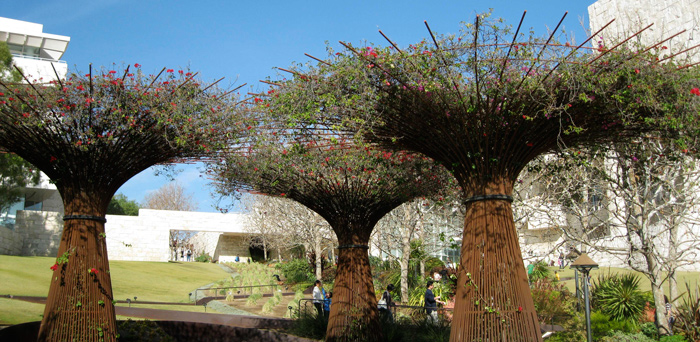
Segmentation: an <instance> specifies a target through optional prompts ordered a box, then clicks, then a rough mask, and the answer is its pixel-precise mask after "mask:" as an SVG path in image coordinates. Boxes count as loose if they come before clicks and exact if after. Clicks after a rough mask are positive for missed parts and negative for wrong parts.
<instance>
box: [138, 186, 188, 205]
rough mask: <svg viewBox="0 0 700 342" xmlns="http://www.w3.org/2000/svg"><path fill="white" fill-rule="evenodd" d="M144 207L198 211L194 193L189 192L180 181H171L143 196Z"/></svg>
mask: <svg viewBox="0 0 700 342" xmlns="http://www.w3.org/2000/svg"><path fill="white" fill-rule="evenodd" d="M143 207H144V208H148V209H158V210H178V211H196V210H197V207H198V206H197V202H195V200H194V197H193V195H192V193H187V192H186V191H185V188H184V187H183V186H182V185H181V184H180V183H178V182H170V183H168V184H165V185H163V186H162V187H160V188H159V189H158V190H156V191H153V192H151V193H149V194H147V195H146V196H145V197H144V198H143Z"/></svg>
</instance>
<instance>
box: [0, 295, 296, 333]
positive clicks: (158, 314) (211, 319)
mask: <svg viewBox="0 0 700 342" xmlns="http://www.w3.org/2000/svg"><path fill="white" fill-rule="evenodd" d="M3 297H5V298H10V299H15V300H22V301H26V302H31V303H37V304H46V297H31V296H3ZM139 303H142V304H146V302H139ZM148 304H170V305H183V304H182V303H160V302H149V303H148ZM185 305H187V304H185ZM115 312H116V314H117V315H121V316H128V317H138V318H145V319H150V320H155V321H182V322H197V323H208V324H221V325H228V326H234V327H241V328H256V329H283V328H287V327H288V326H289V325H291V324H292V320H290V319H286V318H276V317H262V316H251V315H250V314H247V315H246V314H221V313H208V312H206V313H205V312H190V311H175V310H161V309H146V308H138V307H126V306H115ZM241 312H245V311H242V310H241Z"/></svg>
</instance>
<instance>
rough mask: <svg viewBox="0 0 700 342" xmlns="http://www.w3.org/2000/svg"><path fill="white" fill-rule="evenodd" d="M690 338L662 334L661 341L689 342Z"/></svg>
mask: <svg viewBox="0 0 700 342" xmlns="http://www.w3.org/2000/svg"><path fill="white" fill-rule="evenodd" d="M687 341H688V340H687V339H686V338H685V337H683V336H681V335H671V336H661V338H660V339H659V342H687Z"/></svg>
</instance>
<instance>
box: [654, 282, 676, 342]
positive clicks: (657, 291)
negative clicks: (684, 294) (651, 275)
mask: <svg viewBox="0 0 700 342" xmlns="http://www.w3.org/2000/svg"><path fill="white" fill-rule="evenodd" d="M658 279H659V278H656V279H650V280H651V293H652V294H653V295H654V306H655V307H656V327H657V328H659V336H667V335H671V328H670V327H669V324H668V317H666V299H665V298H664V290H663V288H662V283H661V282H660V281H659V280H658Z"/></svg>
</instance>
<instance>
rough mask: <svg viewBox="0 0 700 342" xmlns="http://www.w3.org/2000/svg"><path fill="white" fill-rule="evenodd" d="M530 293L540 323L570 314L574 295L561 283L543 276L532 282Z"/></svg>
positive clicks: (564, 317) (560, 318)
mask: <svg viewBox="0 0 700 342" xmlns="http://www.w3.org/2000/svg"><path fill="white" fill-rule="evenodd" d="M531 293H532V300H533V302H534V303H535V309H536V311H537V318H538V319H539V321H540V324H553V322H554V320H555V319H556V320H562V321H563V320H566V318H568V317H569V316H571V315H572V309H573V305H574V304H575V302H574V300H573V299H574V296H573V294H572V293H571V291H569V290H568V289H567V288H566V286H565V285H564V284H563V283H555V282H554V281H552V279H550V278H543V279H540V280H538V281H536V282H534V284H533V286H532V290H531Z"/></svg>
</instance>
